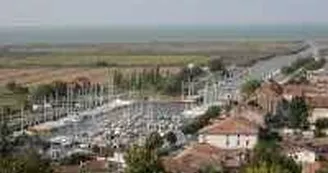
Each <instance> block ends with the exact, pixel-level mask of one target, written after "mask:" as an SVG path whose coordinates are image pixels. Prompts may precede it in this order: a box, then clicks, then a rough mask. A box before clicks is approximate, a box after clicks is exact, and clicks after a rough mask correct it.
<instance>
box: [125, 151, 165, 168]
mask: <svg viewBox="0 0 328 173" xmlns="http://www.w3.org/2000/svg"><path fill="white" fill-rule="evenodd" d="M124 159H125V162H126V168H125V170H124V172H125V173H159V172H163V169H162V165H161V163H160V160H159V157H158V154H157V152H156V151H155V150H152V149H149V148H147V147H144V146H137V145H134V146H132V147H130V148H129V149H128V151H127V152H126V154H125V156H124Z"/></svg>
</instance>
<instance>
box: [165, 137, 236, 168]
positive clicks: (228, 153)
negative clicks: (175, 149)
mask: <svg viewBox="0 0 328 173" xmlns="http://www.w3.org/2000/svg"><path fill="white" fill-rule="evenodd" d="M241 152H242V150H224V149H220V148H217V147H214V146H212V145H210V144H205V143H202V144H199V143H198V144H194V145H192V146H190V147H188V148H187V149H185V150H184V151H183V152H181V153H180V154H179V155H177V156H175V157H166V158H164V159H163V165H164V168H165V170H166V171H168V172H172V173H197V172H198V171H199V170H200V169H202V168H204V167H205V166H211V165H218V166H220V165H221V166H222V165H224V166H227V167H238V166H239V165H240V163H239V156H240V153H241Z"/></svg>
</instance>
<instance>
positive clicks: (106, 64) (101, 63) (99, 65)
mask: <svg viewBox="0 0 328 173" xmlns="http://www.w3.org/2000/svg"><path fill="white" fill-rule="evenodd" d="M96 66H97V67H108V66H109V64H108V63H107V62H105V61H98V62H97V63H96Z"/></svg>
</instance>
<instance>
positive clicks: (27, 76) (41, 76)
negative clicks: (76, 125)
mask: <svg viewBox="0 0 328 173" xmlns="http://www.w3.org/2000/svg"><path fill="white" fill-rule="evenodd" d="M150 69H152V67H129V68H123V67H113V68H106V67H100V68H90V67H69V68H68V67H65V68H56V67H49V68H47V67H40V68H0V86H4V85H6V84H7V83H8V82H11V81H15V82H16V83H19V84H22V85H25V86H33V85H39V84H45V83H51V82H53V81H58V80H60V81H66V82H69V81H72V80H74V79H75V78H77V77H87V78H89V79H90V80H91V82H93V83H104V82H107V81H108V79H109V75H110V74H112V73H108V72H109V71H114V70H119V71H121V72H123V73H125V74H129V73H135V72H141V71H142V70H150ZM179 70H180V68H178V67H161V68H160V72H162V73H166V72H170V73H177V72H178V71H179Z"/></svg>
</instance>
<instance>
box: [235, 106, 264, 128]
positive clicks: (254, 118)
mask: <svg viewBox="0 0 328 173" xmlns="http://www.w3.org/2000/svg"><path fill="white" fill-rule="evenodd" d="M231 112H232V113H231V115H232V116H234V117H241V118H244V119H247V120H248V121H250V122H253V123H255V124H257V125H258V126H261V127H264V125H265V122H264V115H265V112H263V111H262V110H260V109H258V108H256V107H251V106H244V105H242V106H237V107H235V108H233V109H232V111H231Z"/></svg>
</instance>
